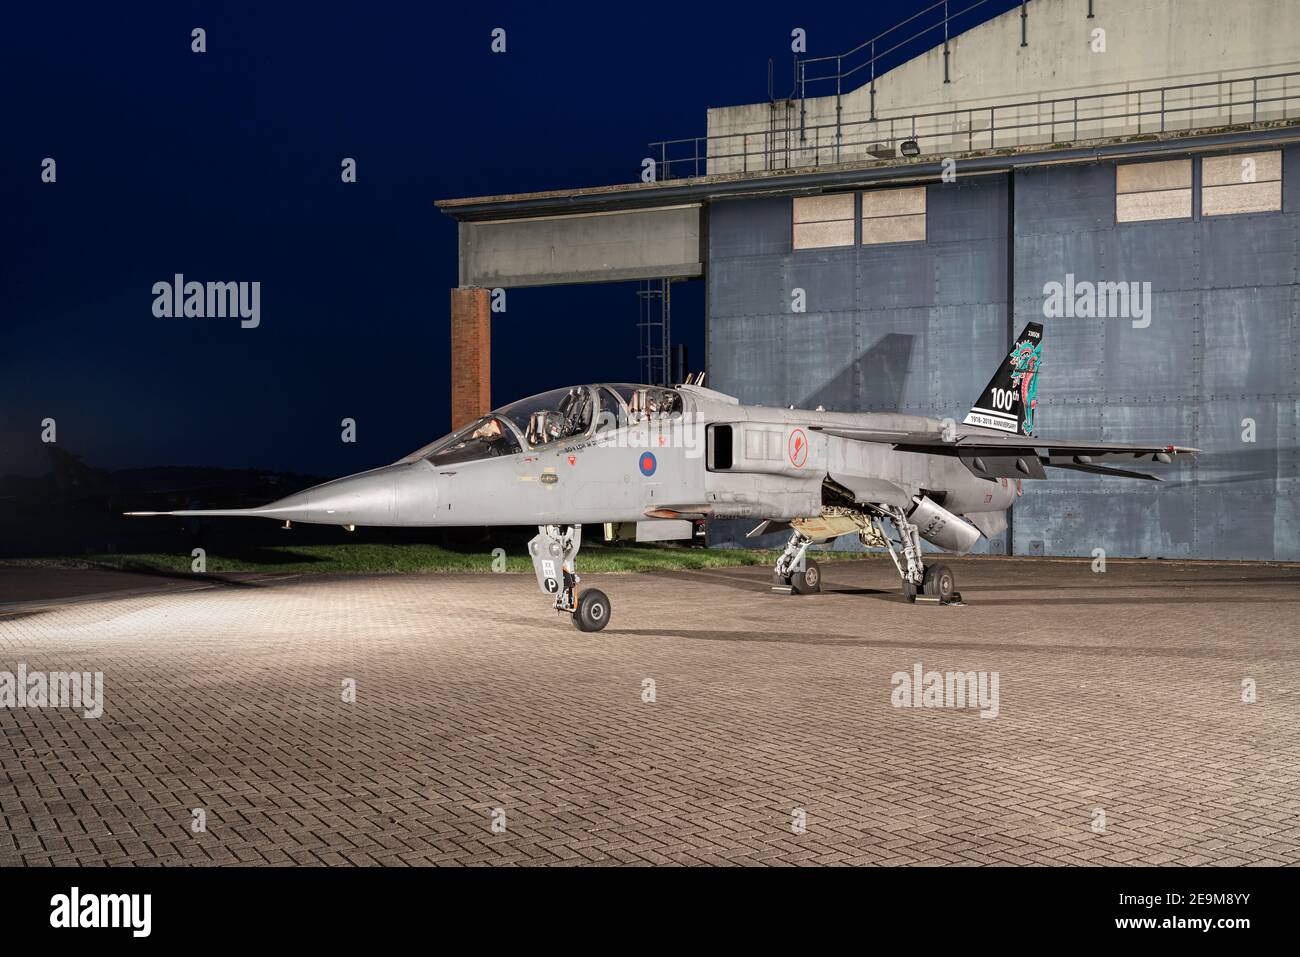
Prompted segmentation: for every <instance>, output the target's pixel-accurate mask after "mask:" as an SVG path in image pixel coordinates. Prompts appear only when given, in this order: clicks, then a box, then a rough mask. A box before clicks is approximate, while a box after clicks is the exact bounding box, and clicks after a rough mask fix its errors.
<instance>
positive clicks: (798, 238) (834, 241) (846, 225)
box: [794, 193, 853, 249]
mask: <svg viewBox="0 0 1300 957" xmlns="http://www.w3.org/2000/svg"><path fill="white" fill-rule="evenodd" d="M852 245H853V194H852V193H835V194H833V195H830V196H797V197H795V201H794V248H795V249H823V248H825V247H827V246H852Z"/></svg>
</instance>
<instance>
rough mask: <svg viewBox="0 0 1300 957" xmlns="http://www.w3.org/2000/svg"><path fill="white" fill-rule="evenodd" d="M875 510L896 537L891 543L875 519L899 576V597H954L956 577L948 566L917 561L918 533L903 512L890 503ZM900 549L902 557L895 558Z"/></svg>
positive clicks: (941, 599) (945, 601) (945, 600)
mask: <svg viewBox="0 0 1300 957" xmlns="http://www.w3.org/2000/svg"><path fill="white" fill-rule="evenodd" d="M877 510H878V511H879V512H880V513H881V514H882V515H883V516H885V517H886V518H888V519H889V521H890V522H891V523H892V524H893V526H894V528H896V529H897V530H898V538H899V540H898V541H897V542H895V541H894V540H893V539H891V538H890V537H889V536H888V535H886V534H885V530H884V529H883V528H881V527H880V520H879V519H876V522H875V525H876V530H877V531H878V532H879V533H880V537H881V538H883V539H884V541H885V547H886V548H888V549H889V557H890V558H892V559H893V560H894V567H895V568H897V569H898V574H899V576H900V577H901V578H902V579H903V597H904V598H905V599H907V600H908V601H909V602H914V601H916V599H917V596H918V595H923V596H925V597H927V598H934V599H938V601H939V603H940V604H942V605H946V604H948V603H949V602H952V601H954V600H955V599H957V597H958V595H957V580H956V578H955V577H954V575H953V573H952V569H950V568H949V567H948V566H947V565H938V564H937V565H926V564H925V563H924V562H922V561H921V536H920V534H919V533H918V531H917V528H916V525H914V524H913V523H912V522H910V521H908V519H907V513H906V512H904V511H903V510H902V509H901V508H899V507H897V506H893V505H881V506H877ZM900 551H901V552H902V558H899V552H900Z"/></svg>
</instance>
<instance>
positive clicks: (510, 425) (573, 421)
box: [401, 383, 683, 466]
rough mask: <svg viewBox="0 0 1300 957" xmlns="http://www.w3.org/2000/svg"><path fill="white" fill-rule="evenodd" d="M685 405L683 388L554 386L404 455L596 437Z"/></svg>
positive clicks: (511, 448)
mask: <svg viewBox="0 0 1300 957" xmlns="http://www.w3.org/2000/svg"><path fill="white" fill-rule="evenodd" d="M682 411H683V400H682V395H681V393H680V392H678V391H677V390H676V389H671V388H667V387H662V386H647V385H632V384H628V383H618V384H612V385H603V384H602V385H578V386H572V387H570V388H567V389H555V390H553V391H551V392H543V393H541V394H540V395H534V396H529V397H528V398H526V399H520V400H518V401H517V402H511V403H510V404H509V405H504V406H502V407H501V408H499V409H495V410H493V411H492V412H489V413H488V414H487V415H485V416H483V418H481V419H478V420H477V421H475V422H472V423H470V424H469V425H467V426H465V427H464V428H462V429H460V430H458V431H456V432H453V433H451V434H450V435H446V436H443V437H442V438H441V439H438V441H436V442H431V443H430V444H429V445H426V446H424V447H423V448H421V449H417V450H416V451H414V452H412V453H411V454H410V455H408V456H406V457H405V458H403V459H402V460H401V461H402V462H416V461H419V460H420V459H424V460H426V461H428V462H429V463H430V464H431V465H434V466H444V465H455V464H459V463H462V462H474V461H478V460H479V459H488V458H495V457H497V456H503V455H517V454H519V453H521V452H524V451H533V450H535V449H542V448H544V447H546V446H550V445H554V444H557V443H566V442H573V441H575V440H578V439H585V438H595V437H597V436H599V435H601V434H602V433H604V432H607V431H613V430H615V429H619V428H623V427H625V426H627V425H630V424H636V423H639V422H646V421H650V422H657V421H664V420H671V419H673V418H680V417H681V415H682Z"/></svg>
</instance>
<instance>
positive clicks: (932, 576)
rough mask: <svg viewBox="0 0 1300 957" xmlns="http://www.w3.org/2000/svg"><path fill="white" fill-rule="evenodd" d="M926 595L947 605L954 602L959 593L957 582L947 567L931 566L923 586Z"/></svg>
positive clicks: (926, 573) (926, 571)
mask: <svg viewBox="0 0 1300 957" xmlns="http://www.w3.org/2000/svg"><path fill="white" fill-rule="evenodd" d="M922 588H923V590H924V592H925V594H927V595H930V596H932V597H934V598H937V599H939V601H941V602H943V603H944V604H945V605H946V604H948V602H950V601H952V596H953V595H954V594H956V592H957V580H956V578H954V577H953V574H952V570H951V569H949V568H948V566H947V565H931V566H929V567H928V568H926V570H925V579H924V581H923V584H922Z"/></svg>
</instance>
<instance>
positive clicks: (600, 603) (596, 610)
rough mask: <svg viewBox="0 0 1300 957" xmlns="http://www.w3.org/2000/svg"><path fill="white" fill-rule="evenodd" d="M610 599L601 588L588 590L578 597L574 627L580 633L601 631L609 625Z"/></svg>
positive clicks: (574, 614)
mask: <svg viewBox="0 0 1300 957" xmlns="http://www.w3.org/2000/svg"><path fill="white" fill-rule="evenodd" d="M609 612H610V607H609V599H608V598H607V597H606V596H605V593H604V592H603V591H601V590H600V589H599V588H588V589H587V590H586V591H584V592H583V593H582V594H580V595H579V596H578V608H577V610H576V611H574V613H573V625H574V627H575V628H577V629H578V630H579V631H600V629H602V628H604V627H605V626H606V625H607V624H609Z"/></svg>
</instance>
